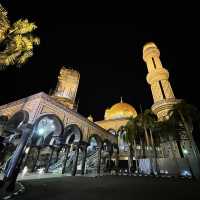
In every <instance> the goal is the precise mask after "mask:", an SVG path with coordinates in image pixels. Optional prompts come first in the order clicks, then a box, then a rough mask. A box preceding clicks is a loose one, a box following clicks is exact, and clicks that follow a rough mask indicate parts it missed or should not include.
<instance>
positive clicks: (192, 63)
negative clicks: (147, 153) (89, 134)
mask: <svg viewBox="0 0 200 200" xmlns="http://www.w3.org/2000/svg"><path fill="white" fill-rule="evenodd" d="M17 2H18V4H17ZM19 2H20V1H1V3H2V5H3V6H4V7H5V8H6V9H7V11H8V16H9V19H10V20H11V21H12V22H13V21H16V20H17V19H19V18H28V19H29V20H30V21H34V22H35V23H36V25H38V30H37V31H36V35H37V36H39V37H40V39H41V44H40V46H39V47H38V48H35V51H34V56H33V57H32V58H31V59H30V60H29V62H28V63H27V64H26V65H24V66H23V67H22V68H20V69H16V68H15V67H10V68H8V69H7V70H5V71H1V72H0V88H1V95H0V104H1V105H3V104H5V103H8V102H11V101H14V100H18V99H20V98H23V97H27V96H29V95H32V94H35V93H38V92H41V91H43V92H45V93H49V91H50V89H54V88H55V86H56V82H57V76H58V72H59V70H60V68H61V67H62V66H63V65H65V66H66V67H72V68H74V69H76V70H78V71H79V72H80V75H81V79H80V85H79V89H78V94H77V99H79V108H78V111H79V112H80V113H81V114H82V115H84V116H86V117H87V116H88V115H89V114H92V116H93V117H94V120H101V119H103V116H104V111H105V109H106V108H107V107H110V106H112V105H113V104H115V103H117V102H119V101H120V97H121V96H123V100H124V101H125V102H127V103H130V104H131V105H133V106H134V107H135V109H136V110H137V111H138V112H139V108H140V104H141V105H142V108H143V109H146V108H149V107H150V106H151V105H152V103H153V99H152V95H151V91H150V87H149V85H148V84H147V82H146V74H147V68H146V65H145V63H144V61H143V59H142V48H143V45H144V44H145V43H146V42H149V41H153V42H155V43H156V45H157V46H158V47H159V49H160V51H161V61H162V63H163V66H164V67H166V68H167V69H168V70H169V72H170V82H171V85H172V88H173V90H174V93H175V96H176V97H177V98H183V99H186V100H187V102H189V103H191V104H194V105H196V106H197V107H199V100H200V97H199V94H198V93H199V74H198V71H199V70H198V68H199V61H198V59H199V56H198V51H197V50H196V48H197V43H198V42H199V33H198V31H197V25H193V24H191V23H190V21H184V20H183V21H179V20H176V21H172V20H171V19H169V20H165V21H164V22H163V23H160V22H159V21H157V20H154V21H152V20H142V19H141V18H140V17H137V18H135V17H133V21H132V23H131V24H122V23H121V21H119V20H116V21H118V22H120V24H100V23H96V24H85V23H80V21H81V18H82V17H81V16H80V20H79V24H77V23H74V24H73V23H71V22H72V21H74V20H73V18H74V17H75V16H76V14H77V13H76V12H74V13H72V12H70V8H69V7H64V3H63V5H62V3H61V2H59V4H58V5H57V4H55V2H54V4H50V5H49V1H45V2H48V8H47V7H44V5H40V4H38V3H35V1H32V0H28V1H26V2H27V3H25V4H24V5H23V6H21V5H20V3H19ZM68 11H69V12H70V14H69V12H68ZM90 17H91V18H92V17H93V16H92V15H91V16H90ZM82 21H83V20H82ZM85 22H87V21H85ZM97 22H98V21H97ZM125 22H126V21H125ZM183 22H184V23H183Z"/></svg>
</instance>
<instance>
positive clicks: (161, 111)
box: [151, 98, 181, 120]
mask: <svg viewBox="0 0 200 200" xmlns="http://www.w3.org/2000/svg"><path fill="white" fill-rule="evenodd" d="M180 102H181V99H175V98H171V99H164V100H161V101H158V102H156V103H154V104H153V105H152V107H151V109H152V111H153V112H154V113H155V114H156V115H157V116H158V119H159V120H163V119H165V118H166V117H167V116H169V113H168V112H169V111H170V110H172V108H173V106H174V105H175V104H177V103H180Z"/></svg>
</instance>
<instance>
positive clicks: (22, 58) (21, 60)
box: [17, 51, 33, 66]
mask: <svg viewBox="0 0 200 200" xmlns="http://www.w3.org/2000/svg"><path fill="white" fill-rule="evenodd" d="M32 56H33V52H32V51H26V52H24V53H23V54H22V55H21V56H20V57H19V58H18V60H17V64H18V65H19V66H21V65H22V64H24V63H26V62H27V61H28V58H30V57H32Z"/></svg>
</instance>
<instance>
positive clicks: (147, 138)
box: [144, 126, 153, 174]
mask: <svg viewBox="0 0 200 200" xmlns="http://www.w3.org/2000/svg"><path fill="white" fill-rule="evenodd" d="M144 132H145V138H146V142H147V156H148V158H149V161H150V173H151V174H152V173H153V165H152V156H151V151H150V145H149V136H148V132H147V128H146V127H145V126H144Z"/></svg>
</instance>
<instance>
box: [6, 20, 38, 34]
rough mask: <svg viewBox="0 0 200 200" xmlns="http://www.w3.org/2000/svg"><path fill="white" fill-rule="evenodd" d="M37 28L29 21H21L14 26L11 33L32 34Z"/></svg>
mask: <svg viewBox="0 0 200 200" xmlns="http://www.w3.org/2000/svg"><path fill="white" fill-rule="evenodd" d="M36 28H37V26H36V25H35V24H34V23H33V22H31V23H30V22H29V21H28V19H25V20H22V19H20V20H18V21H16V22H15V23H14V24H13V25H12V27H11V29H10V31H9V33H13V32H14V33H15V34H26V33H30V32H32V31H33V30H35V29H36Z"/></svg>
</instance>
